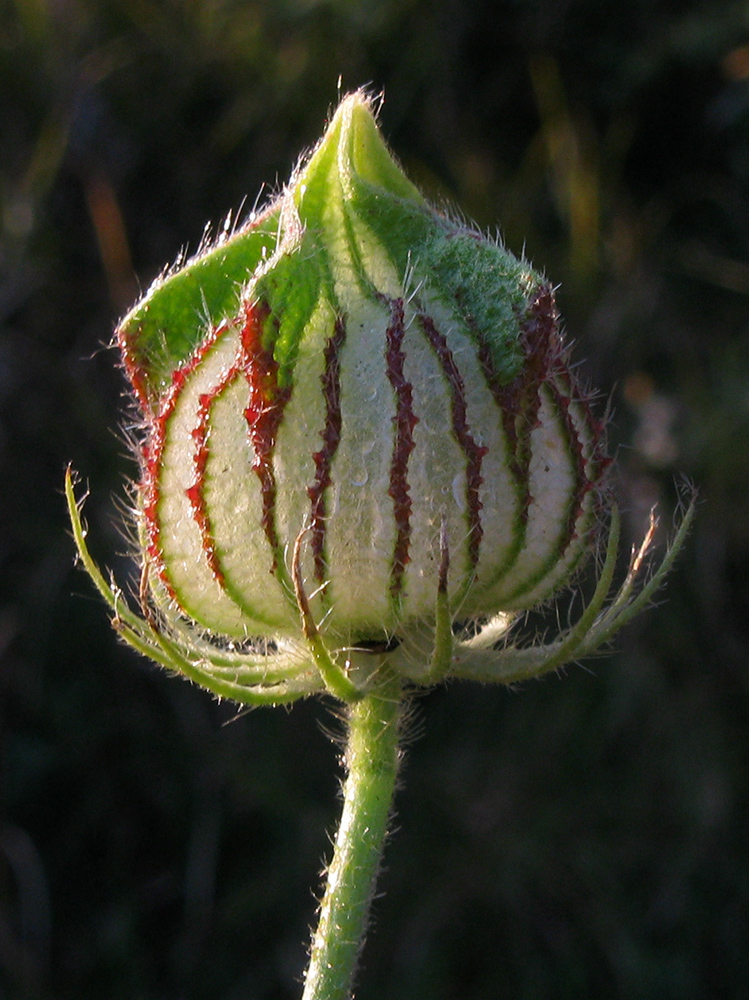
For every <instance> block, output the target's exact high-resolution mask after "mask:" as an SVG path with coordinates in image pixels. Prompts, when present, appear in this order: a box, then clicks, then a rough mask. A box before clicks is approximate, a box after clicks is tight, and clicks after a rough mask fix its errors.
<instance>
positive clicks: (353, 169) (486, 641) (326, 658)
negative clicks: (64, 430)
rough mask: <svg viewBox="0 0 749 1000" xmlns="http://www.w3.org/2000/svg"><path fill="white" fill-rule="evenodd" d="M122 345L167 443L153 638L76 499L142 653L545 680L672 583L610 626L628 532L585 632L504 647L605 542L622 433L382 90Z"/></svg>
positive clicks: (129, 325)
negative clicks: (395, 150) (435, 179)
mask: <svg viewBox="0 0 749 1000" xmlns="http://www.w3.org/2000/svg"><path fill="white" fill-rule="evenodd" d="M118 342H119V345H120V347H121V350H122V355H123V359H124V363H125V368H126V371H127V374H128V376H129V378H130V381H131V384H132V386H133V389H134V392H135V394H136V397H137V403H138V406H139V408H140V410H141V414H142V418H143V425H144V439H143V442H142V445H141V447H140V450H139V460H140V466H141V481H140V486H139V490H138V504H137V507H138V519H139V535H140V538H141V542H142V559H143V575H144V587H143V593H142V595H141V599H142V605H143V611H144V616H143V617H142V618H141V617H139V616H136V615H135V614H134V613H133V612H132V611H130V610H129V609H128V608H127V607H126V606H125V605H124V604H123V603H122V601H121V599H120V597H119V595H118V593H117V592H116V589H115V588H114V587H110V586H109V585H107V584H106V582H105V581H104V580H103V578H102V577H101V575H100V574H99V573H98V570H96V568H95V567H94V566H93V563H92V562H91V560H90V557H89V555H88V552H87V550H86V548H85V544H84V541H83V531H82V528H81V524H80V518H79V514H78V510H77V507H76V505H75V503H74V500H73V495H72V487H71V486H70V484H69V489H68V496H69V500H70V503H71V512H72V515H73V520H74V527H75V529H76V534H77V538H78V543H79V548H80V550H81V554H82V556H83V558H84V561H85V562H86V564H87V567H88V568H89V571H90V572H92V574H93V575H94V578H95V580H96V582H97V585H98V586H99V589H100V590H102V592H103V593H104V594H105V597H106V598H107V600H108V601H109V603H110V604H111V605H112V606H113V607H114V608H115V610H116V624H117V626H118V628H119V629H120V631H121V634H122V635H123V637H124V638H125V639H127V640H128V641H129V642H131V643H132V644H133V645H134V646H136V648H138V649H140V650H141V651H143V652H146V653H147V654H149V655H151V656H153V657H154V658H155V659H157V660H158V661H159V662H161V663H164V664H165V665H166V666H168V667H170V668H174V669H176V670H179V671H181V672H183V673H186V674H188V675H189V676H191V677H193V678H194V679H196V680H198V681H199V682H200V683H203V684H205V685H206V686H207V687H210V688H211V689H212V690H214V691H217V692H218V693H221V694H226V695H228V696H231V697H234V698H237V699H239V700H247V701H257V700H260V701H282V700H289V699H290V698H294V697H298V696H300V695H303V694H306V693H309V692H311V691H314V690H322V689H328V690H330V691H332V692H333V693H335V694H337V695H339V696H340V697H342V698H344V699H348V700H351V699H355V698H357V697H359V695H360V694H361V693H362V692H363V691H365V690H366V689H367V686H368V683H369V680H370V677H371V676H373V675H374V674H375V673H376V671H377V668H378V665H381V664H382V663H383V662H385V661H386V662H387V663H388V664H389V666H390V667H391V668H392V669H393V670H395V671H396V672H398V673H400V674H401V675H403V676H405V677H407V678H409V679H410V680H412V681H415V682H418V683H430V682H433V681H435V680H437V679H439V678H440V677H441V676H444V675H445V674H446V673H453V674H456V675H458V676H475V677H479V678H481V679H496V680H503V681H507V680H513V679H516V678H517V677H521V676H529V675H532V674H534V673H538V672H540V671H541V670H543V669H549V668H550V667H553V666H556V665H558V664H559V663H561V662H564V660H566V659H569V658H571V657H573V656H576V655H581V654H582V653H584V652H590V651H591V650H592V649H593V648H595V647H596V646H597V645H599V644H600V642H603V641H605V640H606V639H607V638H608V637H609V636H610V635H611V634H612V632H613V631H614V630H615V628H616V627H618V625H619V624H621V622H622V621H623V620H625V619H626V618H628V617H630V616H631V614H632V613H634V610H635V609H636V608H635V605H637V604H638V602H641V601H642V600H645V599H647V592H648V588H650V587H651V585H652V587H654V586H656V585H657V583H658V582H659V579H660V577H659V575H658V574H656V576H655V577H654V578H653V579H652V580H651V582H650V584H648V585H647V587H646V588H645V591H643V592H642V593H641V594H640V595H638V597H637V598H636V599H634V601H633V599H632V598H631V596H630V591H631V584H632V581H631V579H630V578H629V577H628V581H629V583H628V584H625V588H626V587H627V586H628V587H629V589H628V590H626V591H625V588H623V590H622V592H620V594H619V596H618V597H617V598H616V599H615V600H614V601H613V602H612V604H611V605H610V606H609V608H608V610H606V611H604V610H603V606H604V601H605V599H606V596H607V594H608V590H609V587H610V584H611V572H612V570H613V564H614V559H615V555H616V539H617V537H618V536H617V522H616V519H615V520H614V522H613V525H612V532H611V536H610V541H609V547H608V557H607V560H606V563H605V566H604V570H603V572H602V575H601V583H600V584H599V588H598V590H597V591H596V594H595V596H594V598H593V601H592V603H591V606H590V608H589V609H588V610H587V611H586V612H585V614H584V616H583V619H582V621H581V624H580V625H578V626H576V627H575V628H574V629H573V630H572V631H571V632H570V633H569V634H568V635H566V636H563V637H562V638H560V639H559V640H558V641H557V642H556V643H555V644H551V645H550V646H546V647H532V648H530V649H517V648H515V647H513V646H511V645H506V646H505V647H504V648H503V649H502V650H500V651H497V650H496V649H495V648H494V647H495V646H496V643H497V641H498V639H499V638H500V635H501V633H502V632H503V631H505V630H506V628H507V627H508V625H509V623H510V622H511V620H512V616H513V613H514V612H516V611H518V610H521V609H524V608H529V607H532V606H535V605H537V604H538V603H540V602H542V601H544V600H546V599H547V598H549V597H550V596H551V595H553V594H554V593H555V592H556V591H557V590H558V589H559V588H560V586H562V585H563V584H564V583H566V582H567V581H568V580H569V578H570V575H571V574H572V573H573V571H574V570H575V568H576V567H577V566H578V565H579V564H580V563H581V560H582V559H583V558H584V557H585V556H586V555H588V554H589V553H591V552H592V551H593V550H594V548H595V541H594V537H593V536H594V534H595V530H596V525H597V524H598V523H600V521H601V519H602V515H603V514H604V513H605V511H606V509H607V507H608V504H607V500H606V496H605V493H604V490H603V486H602V480H603V474H604V470H605V468H606V465H607V461H606V459H605V456H604V446H603V433H602V427H601V425H600V423H599V422H598V421H597V420H596V418H595V417H594V416H593V414H592V411H591V407H590V403H589V397H588V396H587V395H586V394H585V393H584V392H582V391H581V390H580V387H579V385H578V384H577V382H576V380H575V378H574V376H573V374H572V372H571V370H570V366H569V364H568V360H567V354H566V351H565V348H564V345H563V343H562V338H561V335H560V331H559V322H558V316H557V311H556V306H555V302H554V295H553V291H552V289H551V286H550V285H549V284H548V283H547V282H546V281H545V280H544V279H543V278H542V277H541V276H540V275H539V274H537V273H536V272H535V271H533V270H532V269H531V267H530V266H529V265H528V264H527V262H525V261H524V260H518V259H517V258H515V257H513V256H512V254H510V253H509V252H508V251H507V250H506V249H505V248H504V247H503V246H501V244H499V243H498V242H496V241H494V240H491V239H488V238H487V237H486V236H484V235H482V234H481V233H479V232H477V231H475V230H474V229H471V228H469V227H467V226H466V225H464V224H462V223H457V222H455V221H453V220H451V219H449V218H447V217H445V216H444V215H442V214H440V213H438V212H436V211H435V210H434V209H433V208H431V207H430V206H429V205H428V204H427V203H426V202H425V200H424V199H423V197H422V196H421V195H420V194H419V192H418V191H417V190H416V188H414V187H413V185H412V184H411V183H410V182H409V181H408V180H407V179H406V177H405V176H404V174H403V173H402V172H401V170H400V168H399V167H398V166H397V164H396V163H395V162H394V160H393V159H392V157H391V155H390V153H389V151H388V150H387V148H386V146H385V144H384V142H383V140H382V138H381V136H380V134H379V132H378V129H377V126H376V123H375V120H374V117H373V114H372V108H371V105H370V102H369V100H368V99H367V97H366V96H365V95H364V94H362V93H356V94H353V95H350V96H349V97H347V98H346V99H345V100H344V101H343V102H342V103H341V105H340V106H339V108H338V109H337V111H336V113H335V115H334V116H333V118H332V120H331V122H330V124H329V126H328V129H327V131H326V133H325V136H324V137H323V139H322V141H321V142H320V144H319V145H318V147H317V148H316V149H315V151H314V153H313V154H312V156H311V157H310V158H309V160H308V161H307V163H306V164H304V165H302V166H301V167H300V168H299V169H298V170H297V172H296V173H295V175H294V177H293V178H292V181H291V183H290V184H289V186H288V187H287V188H286V190H285V191H284V192H283V194H282V195H281V196H280V197H279V198H278V200H277V201H276V202H274V203H273V204H271V205H270V206H269V207H268V208H267V209H266V210H265V211H264V212H263V213H261V214H259V215H257V216H255V215H253V216H252V217H251V218H250V220H249V221H248V223H247V224H246V225H245V226H243V227H242V228H241V229H239V230H237V231H235V232H233V233H231V234H230V235H227V236H225V237H222V238H221V239H220V240H219V241H218V243H217V244H216V245H215V246H212V247H207V248H205V249H203V250H202V251H201V252H199V254H198V255H197V257H195V258H194V259H192V260H190V261H187V262H186V263H184V264H183V265H182V266H181V267H179V268H177V269H175V270H172V271H170V272H167V273H166V274H165V275H164V276H163V277H162V278H160V279H159V280H158V281H157V282H156V283H155V284H154V286H153V287H152V288H151V289H150V291H149V292H148V293H147V295H146V296H145V297H144V298H143V299H142V301H141V302H139V303H138V304H137V305H136V306H135V308H134V309H133V310H132V311H131V312H130V313H129V314H128V315H127V316H126V317H125V319H124V320H123V322H122V324H121V325H120V327H119V330H118ZM662 572H665V566H664V567H662V570H659V574H660V573H662ZM643 594H645V596H644V597H643ZM468 620H474V621H475V620H477V621H478V625H476V624H474V625H472V627H471V628H470V630H469V631H468V632H467V633H466V635H465V636H462V634H461V633H460V632H459V630H456V628H455V626H454V623H455V622H456V621H460V622H464V621H468ZM480 626H481V627H480ZM454 633H457V634H454Z"/></svg>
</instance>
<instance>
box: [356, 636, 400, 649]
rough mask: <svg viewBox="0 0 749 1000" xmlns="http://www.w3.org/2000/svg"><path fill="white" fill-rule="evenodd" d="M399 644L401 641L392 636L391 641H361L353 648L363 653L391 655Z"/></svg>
mask: <svg viewBox="0 0 749 1000" xmlns="http://www.w3.org/2000/svg"><path fill="white" fill-rule="evenodd" d="M400 644H401V640H400V639H399V638H398V636H397V635H394V636H393V637H392V639H362V640H361V641H359V642H357V643H356V646H355V647H354V648H355V649H361V650H362V651H363V652H365V653H392V652H393V650H394V649H397V648H398V646H400Z"/></svg>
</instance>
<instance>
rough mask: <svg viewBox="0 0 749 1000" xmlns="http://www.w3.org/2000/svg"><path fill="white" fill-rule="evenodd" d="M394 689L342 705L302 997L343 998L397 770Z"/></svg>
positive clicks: (349, 982) (355, 956) (376, 867)
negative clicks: (338, 769) (336, 800)
mask: <svg viewBox="0 0 749 1000" xmlns="http://www.w3.org/2000/svg"><path fill="white" fill-rule="evenodd" d="M401 704H402V703H401V692H400V686H399V685H398V683H397V682H396V681H395V680H391V681H387V682H386V683H384V684H383V685H382V686H380V687H379V688H377V689H376V690H375V691H372V692H370V693H369V694H367V695H365V696H364V697H363V698H362V699H361V700H360V701H358V702H355V703H354V704H353V705H351V706H350V707H349V719H348V741H347V744H346V751H345V757H344V760H345V764H346V769H347V772H348V773H347V775H346V780H345V783H344V786H343V812H342V814H341V822H340V826H339V828H338V833H337V835H336V842H335V849H334V852H333V860H332V861H331V863H330V868H329V869H328V878H327V884H326V887H325V895H324V896H323V901H322V905H321V908H320V920H319V923H318V927H317V931H316V932H315V936H314V938H313V940H312V951H311V955H310V963H309V968H308V969H307V975H306V978H305V984H304V994H303V998H302V1000H348V998H349V997H350V996H351V986H352V980H353V977H354V972H355V970H356V963H357V959H358V957H359V952H360V950H361V946H362V944H363V939H364V934H365V931H366V925H367V916H368V913H369V906H370V903H371V900H372V896H373V893H374V885H375V880H376V878H377V873H378V871H379V867H380V858H381V855H382V848H383V844H384V841H385V835H386V833H387V823H388V817H389V815H390V808H391V803H392V800H393V792H394V790H395V780H396V775H397V771H398V736H399V721H400V716H401Z"/></svg>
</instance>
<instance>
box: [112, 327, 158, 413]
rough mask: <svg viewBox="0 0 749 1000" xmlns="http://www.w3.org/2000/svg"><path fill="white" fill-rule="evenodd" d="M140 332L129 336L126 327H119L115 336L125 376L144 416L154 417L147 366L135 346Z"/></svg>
mask: <svg viewBox="0 0 749 1000" xmlns="http://www.w3.org/2000/svg"><path fill="white" fill-rule="evenodd" d="M138 332H139V330H138V331H136V333H135V334H134V335H131V336H127V334H126V333H125V328H124V327H122V326H121V327H118V329H117V332H116V334H115V336H116V340H117V346H118V347H119V349H120V354H121V355H122V363H123V365H124V366H125V374H126V375H127V377H128V379H129V380H130V385H131V386H132V387H133V391H134V392H135V395H136V396H137V398H138V403H139V404H140V408H141V410H142V412H143V414H144V416H148V417H150V416H152V415H153V414H152V410H151V401H150V400H149V398H148V390H147V389H146V374H145V366H144V365H143V363H142V361H141V359H140V357H139V355H138V350H137V347H136V346H135V341H136V340H137V335H138Z"/></svg>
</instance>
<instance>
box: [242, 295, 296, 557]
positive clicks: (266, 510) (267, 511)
mask: <svg viewBox="0 0 749 1000" xmlns="http://www.w3.org/2000/svg"><path fill="white" fill-rule="evenodd" d="M270 318H271V313H270V309H269V308H268V306H267V304H266V303H264V302H257V303H251V302H248V303H246V304H245V306H244V326H243V327H242V331H241V344H242V369H243V371H244V374H245V377H246V379H247V385H248V387H249V391H250V398H249V403H248V404H247V408H246V409H245V411H244V415H245V419H246V420H247V426H248V428H249V435H250V441H251V442H252V447H253V449H254V458H253V462H252V468H253V471H254V472H255V474H256V475H257V477H258V479H259V480H260V491H261V495H262V503H263V515H262V527H263V531H264V532H265V537H266V538H267V539H268V544H269V545H270V548H271V552H272V554H273V565H272V571H275V570H276V569H277V568H278V555H279V549H280V546H279V541H278V533H277V531H276V474H275V472H274V469H273V452H274V450H275V447H276V436H277V434H278V429H279V427H280V426H281V420H282V419H283V412H284V409H285V408H286V404H287V403H288V401H289V399H290V398H291V386H286V387H282V386H280V385H279V383H278V362H277V361H276V359H275V358H274V356H273V344H272V343H271V345H270V346H268V345H267V344H265V343H264V342H263V341H264V336H263V334H264V332H265V328H266V325H267V323H268V320H269V319H270ZM271 322H272V323H274V324H276V325H277V323H276V320H275V318H273V319H272V320H271Z"/></svg>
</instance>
